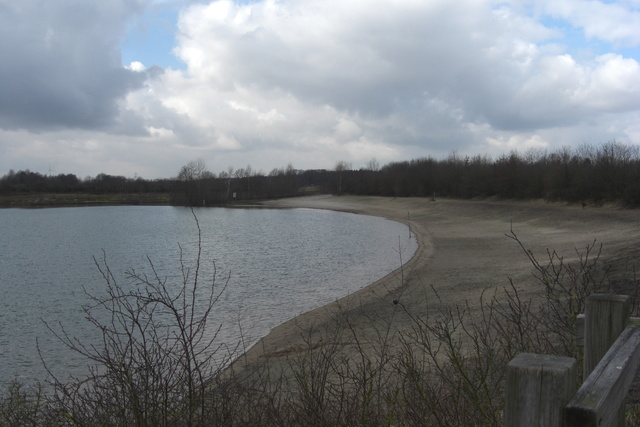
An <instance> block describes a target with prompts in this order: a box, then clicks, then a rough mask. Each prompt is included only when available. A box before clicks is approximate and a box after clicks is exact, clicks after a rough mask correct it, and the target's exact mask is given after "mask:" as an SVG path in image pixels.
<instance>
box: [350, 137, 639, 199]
mask: <svg viewBox="0 0 640 427" xmlns="http://www.w3.org/2000/svg"><path fill="white" fill-rule="evenodd" d="M357 173H358V174H360V175H363V174H366V173H367V171H366V170H360V171H358V172H357ZM380 175H381V176H380V177H378V181H377V183H378V184H377V188H376V189H375V190H374V191H372V189H371V188H367V187H356V188H361V189H362V190H361V191H359V193H362V194H379V195H384V196H400V197H402V196H419V197H423V196H430V195H432V194H434V193H435V194H436V195H438V196H441V197H462V198H469V197H489V196H497V197H502V198H516V199H523V198H539V199H547V200H567V201H571V202H579V201H591V202H597V203H601V202H622V203H623V204H625V205H627V206H640V147H638V146H629V145H624V144H620V143H618V142H615V141H611V142H607V143H605V144H603V145H601V146H599V147H592V146H582V147H579V148H578V149H571V148H570V147H562V148H561V149H559V150H558V151H555V152H551V153H548V152H547V151H544V150H529V151H526V152H525V153H523V154H521V153H518V152H516V151H513V152H511V153H509V154H505V155H502V156H500V157H499V158H497V159H496V160H492V159H491V158H489V157H488V156H474V157H461V156H459V155H458V154H457V153H452V154H451V155H450V156H449V157H447V158H446V159H445V160H435V159H433V158H430V157H429V158H421V159H415V160H411V161H405V162H395V163H390V164H388V165H386V166H384V167H382V168H381V169H380ZM362 181H366V182H372V181H371V180H370V179H366V180H362Z"/></svg>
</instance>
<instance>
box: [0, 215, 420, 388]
mask: <svg viewBox="0 0 640 427" xmlns="http://www.w3.org/2000/svg"><path fill="white" fill-rule="evenodd" d="M195 214H196V216H197V218H198V222H199V224H200V228H201V236H202V266H203V267H202V275H201V277H202V278H204V279H205V280H209V279H210V278H211V277H212V274H213V264H214V263H215V266H216V269H217V270H216V280H217V283H218V284H220V285H221V284H222V283H224V282H225V281H226V278H227V277H229V282H228V287H227V289H226V291H225V292H224V294H223V295H222V297H221V299H220V301H219V302H218V303H217V304H216V307H215V309H214V317H213V320H212V322H211V325H212V326H211V327H212V328H214V327H216V325H222V329H221V332H220V335H219V336H218V340H219V341H220V342H224V343H225V344H228V345H229V346H230V347H233V346H234V345H235V344H236V343H238V342H239V341H240V330H242V336H243V337H244V342H245V345H247V346H248V345H250V344H251V343H253V342H255V341H256V340H258V339H259V338H260V337H262V336H264V335H266V334H267V333H268V332H269V330H270V329H272V328H273V327H275V326H277V325H278V324H280V323H282V322H284V321H286V320H287V319H289V318H291V317H293V316H296V315H298V314H301V313H303V312H305V311H308V310H310V309H313V308H315V307H319V306H321V305H324V304H326V303H329V302H332V301H334V300H336V299H338V298H340V297H342V296H345V295H347V294H349V293H351V292H354V291H356V290H358V289H361V288H362V287H364V286H366V285H367V284H369V283H371V282H373V281H375V280H377V279H378V278H380V277H382V276H384V275H386V274H388V273H390V272H391V271H393V270H394V269H396V268H398V267H399V265H400V262H401V257H402V260H403V261H406V260H408V259H409V258H410V257H411V256H412V255H413V253H414V252H415V249H416V247H417V245H416V242H415V240H413V239H409V231H408V229H407V227H406V226H405V225H403V224H399V223H396V222H392V221H389V220H386V219H382V218H376V217H371V216H364V215H354V214H348V213H339V212H331V211H322V210H312V209H290V210H267V209H223V208H208V209H196V210H195ZM0 235H1V236H2V239H1V245H0V290H1V292H2V293H1V295H2V299H1V302H0V367H1V368H0V369H1V372H0V382H1V383H6V382H7V381H9V380H10V379H12V378H18V379H21V380H23V381H31V380H33V379H35V378H39V379H43V378H45V377H46V373H45V371H44V368H43V367H42V363H41V361H40V359H39V356H38V352H37V347H36V340H37V342H38V344H39V346H40V349H41V353H42V354H43V357H44V358H45V360H46V361H47V362H48V364H49V366H50V367H51V368H52V370H53V371H54V372H55V373H56V374H57V375H65V374H67V373H74V374H79V375H81V374H82V372H84V370H85V369H86V361H84V360H83V359H81V358H79V357H78V356H77V355H75V354H73V353H70V352H69V351H68V350H66V349H65V347H64V346H62V345H61V344H60V343H59V342H57V341H56V340H55V338H53V336H52V334H51V333H50V332H49V331H48V330H47V328H46V326H45V325H44V322H43V320H44V321H46V322H48V323H49V324H50V325H54V326H56V325H59V324H61V325H63V326H64V328H65V329H66V331H67V332H68V333H69V334H70V335H72V336H74V337H78V338H79V339H80V340H82V341H83V342H86V343H99V340H98V338H99V335H98V334H97V333H96V330H95V329H94V328H92V327H91V325H90V324H89V323H88V322H87V321H86V320H85V319H84V313H83V311H82V306H83V305H86V304H87V303H88V302H89V300H88V298H87V295H86V294H85V291H84V290H86V291H87V292H89V293H91V294H94V295H102V294H103V293H104V288H105V283H104V280H103V279H102V278H101V276H100V273H99V271H98V269H97V267H96V266H95V264H94V260H93V257H94V256H95V257H96V258H98V259H102V258H103V254H104V255H105V256H106V260H107V262H108V265H109V267H110V269H111V271H112V272H113V274H114V276H115V277H116V279H117V280H119V281H121V282H122V283H125V282H126V278H125V274H124V273H125V271H127V270H131V269H135V270H136V271H138V272H142V273H149V272H150V268H149V264H148V260H147V257H148V258H149V259H151V260H152V261H153V264H154V266H155V267H156V269H157V271H158V272H159V273H160V276H162V277H166V278H167V283H168V284H169V285H172V284H175V286H177V285H179V284H180V283H181V280H180V277H181V276H180V274H181V273H180V262H179V259H180V248H182V251H183V258H184V260H185V265H186V266H187V267H189V266H191V267H193V265H194V261H195V257H196V254H197V241H198V233H197V227H196V222H195V220H194V217H193V215H192V213H191V211H190V210H189V209H185V208H176V207H129V206H127V207H84V208H59V209H38V210H25V209H5V210H0Z"/></svg>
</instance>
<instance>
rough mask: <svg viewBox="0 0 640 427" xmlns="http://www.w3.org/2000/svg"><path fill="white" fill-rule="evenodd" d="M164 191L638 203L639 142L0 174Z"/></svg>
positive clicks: (196, 199) (24, 180)
mask: <svg viewBox="0 0 640 427" xmlns="http://www.w3.org/2000/svg"><path fill="white" fill-rule="evenodd" d="M47 192H48V193H91V194H105V193H122V194H130V193H167V194H170V195H171V202H172V203H173V204H177V205H191V206H203V205H204V206H211V205H217V204H224V203H227V202H229V201H234V200H257V199H269V198H278V197H291V196H298V195H305V194H316V193H333V194H338V195H339V194H343V193H349V194H359V195H378V196H393V197H410V196H411V197H459V198H472V197H500V198H505V199H546V200H565V201H570V202H583V203H606V202H613V203H622V204H624V205H626V206H629V207H638V206H640V147H638V146H635V145H625V144H621V143H618V142H615V141H612V142H607V143H605V144H602V145H600V146H595V147H594V146H588V145H584V146H581V147H579V148H577V149H571V148H569V147H564V148H562V149H560V150H558V151H555V152H548V151H546V150H529V151H526V152H525V153H518V152H515V151H514V152H511V153H510V154H505V155H502V156H500V157H499V158H498V159H495V160H494V159H492V158H491V157H489V156H481V155H477V156H472V157H469V156H464V157H463V156H460V155H458V154H456V153H453V154H451V155H450V156H449V157H447V158H446V159H443V160H437V159H434V158H431V157H427V158H421V159H414V160H410V161H403V162H393V163H389V164H387V165H385V166H383V167H380V166H379V164H378V162H377V161H376V160H375V159H372V160H371V161H370V162H369V163H368V164H367V166H366V167H364V168H361V169H359V170H354V169H353V168H352V167H351V165H350V164H349V163H346V162H343V161H341V162H337V163H336V166H335V167H334V168H333V169H332V170H326V169H319V170H298V169H295V168H294V167H293V165H291V164H289V165H287V166H286V167H282V168H275V169H273V170H272V171H271V172H269V173H268V174H265V173H263V172H262V171H256V170H254V169H253V168H252V167H251V166H250V165H247V167H245V168H239V169H234V168H232V167H230V168H228V169H227V170H226V171H222V172H219V173H217V174H216V173H213V172H210V171H209V170H207V167H206V165H205V162H204V160H195V161H192V162H189V163H187V164H186V165H184V166H183V167H182V168H181V169H180V171H179V173H178V175H177V176H176V177H174V178H168V179H157V180H145V179H143V178H140V177H137V178H133V179H132V178H126V177H123V176H112V175H107V174H99V175H97V176H96V177H95V178H91V177H88V178H85V179H79V178H78V177H76V176H75V175H72V174H67V175H64V174H60V175H42V174H39V173H37V172H30V171H28V170H27V171H19V172H14V171H10V172H9V173H8V174H7V175H5V176H4V177H2V178H0V194H5V195H6V194H18V193H21V194H24V193H47Z"/></svg>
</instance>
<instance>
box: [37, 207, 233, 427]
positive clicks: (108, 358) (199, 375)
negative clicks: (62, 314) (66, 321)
mask: <svg viewBox="0 0 640 427" xmlns="http://www.w3.org/2000/svg"><path fill="white" fill-rule="evenodd" d="M194 218H195V215H194ZM195 221H196V226H197V228H198V246H197V256H196V258H195V263H194V265H193V266H192V267H188V266H187V265H186V264H185V262H184V260H183V250H182V247H180V266H181V277H180V279H179V280H180V281H179V283H172V282H170V281H169V280H168V279H167V278H163V277H161V276H160V275H159V274H158V272H157V270H156V268H155V266H154V265H153V263H152V261H151V260H150V259H148V265H149V268H150V271H151V273H150V275H147V274H144V273H142V274H141V273H137V272H136V271H135V270H130V271H128V272H127V273H126V278H127V283H126V284H124V285H123V284H120V283H119V282H118V281H117V280H116V278H115V276H114V274H113V273H112V271H111V270H110V269H109V266H108V263H107V260H106V255H105V256H104V258H103V260H102V261H101V262H98V261H97V260H95V259H94V261H95V264H96V266H97V268H98V270H99V271H100V273H101V274H102V277H103V279H104V281H105V284H106V295H104V296H95V295H89V298H90V301H91V304H90V305H88V306H86V307H84V311H85V315H86V318H87V320H88V321H89V322H90V323H91V324H92V325H93V326H94V327H95V329H96V330H97V332H98V334H99V336H100V337H101V345H94V344H87V343H84V342H82V341H80V340H78V339H77V338H75V337H72V336H70V335H69V334H68V333H67V332H66V330H65V329H64V327H63V326H62V325H60V326H59V328H53V327H51V326H49V325H47V326H48V327H49V329H50V330H51V331H52V333H53V334H55V336H56V337H57V338H58V339H59V340H60V341H61V342H62V343H63V344H64V345H66V346H67V347H68V348H69V349H70V350H71V351H73V352H76V353H78V354H80V355H82V356H84V357H85V358H86V359H87V360H88V362H89V363H90V364H91V366H90V373H89V375H88V377H87V378H72V379H71V380H66V379H60V378H57V377H56V376H55V375H53V374H51V371H49V373H50V375H51V376H52V378H53V380H52V385H53V386H54V392H53V393H52V395H51V396H50V403H51V405H53V406H55V407H56V408H59V409H60V410H62V411H64V413H65V414H66V416H67V417H68V419H69V420H71V422H72V423H74V424H78V425H97V424H100V425H137V426H142V425H157V426H166V425H176V424H179V425H202V424H204V423H205V420H206V419H207V416H208V410H209V407H208V405H207V391H208V389H207V387H208V383H209V381H210V379H211V378H212V377H213V376H214V375H215V374H216V372H217V371H218V369H219V368H218V367H219V366H220V365H222V366H224V364H225V363H226V362H225V361H224V360H223V361H222V362H221V361H220V360H215V359H214V357H215V356H220V355H219V354H218V353H221V352H219V350H221V345H218V344H217V343H216V337H217V333H218V331H219V327H218V328H213V331H211V330H209V328H208V326H209V324H208V320H209V317H210V314H211V311H212V309H213V308H214V306H215V304H216V302H217V301H218V298H219V297H220V295H221V294H222V292H224V289H225V288H226V286H227V283H228V278H227V280H226V281H225V282H224V283H223V284H222V286H220V287H218V286H217V283H216V274H215V265H214V272H213V274H212V277H211V278H210V280H209V282H208V283H203V280H202V278H201V277H200V274H201V272H200V269H201V265H200V262H201V243H202V242H201V233H200V228H199V225H198V220H197V218H195ZM105 314H106V316H105ZM105 319H107V320H105ZM225 350H226V349H225ZM222 357H223V358H224V357H225V356H224V355H222ZM43 362H44V363H45V366H46V360H43Z"/></svg>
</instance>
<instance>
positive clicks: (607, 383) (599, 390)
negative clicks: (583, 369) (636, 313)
mask: <svg viewBox="0 0 640 427" xmlns="http://www.w3.org/2000/svg"><path fill="white" fill-rule="evenodd" d="M639 365H640V326H629V327H627V328H626V329H625V330H624V331H622V334H620V336H619V337H618V339H616V341H615V342H614V343H613V345H612V346H611V348H610V349H609V351H607V353H606V354H605V355H604V357H603V358H602V360H601V361H600V363H599V364H598V366H596V368H595V369H594V370H593V372H591V374H590V375H589V377H588V378H587V379H586V380H585V382H584V384H583V385H582V387H580V390H578V392H577V393H576V395H575V396H574V397H573V398H572V399H571V401H570V402H569V403H568V404H567V406H566V408H565V410H564V419H565V423H566V424H565V425H566V426H568V427H574V426H575V427H591V426H593V427H595V426H616V425H624V421H625V420H624V399H625V397H626V396H627V393H629V387H630V386H631V382H632V381H633V379H634V378H635V376H636V372H637V370H638V366H639ZM621 409H622V410H621Z"/></svg>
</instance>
